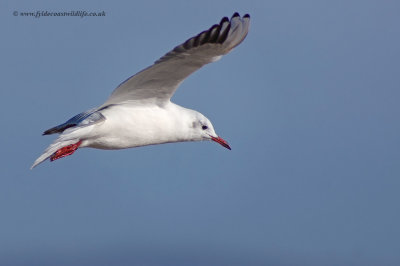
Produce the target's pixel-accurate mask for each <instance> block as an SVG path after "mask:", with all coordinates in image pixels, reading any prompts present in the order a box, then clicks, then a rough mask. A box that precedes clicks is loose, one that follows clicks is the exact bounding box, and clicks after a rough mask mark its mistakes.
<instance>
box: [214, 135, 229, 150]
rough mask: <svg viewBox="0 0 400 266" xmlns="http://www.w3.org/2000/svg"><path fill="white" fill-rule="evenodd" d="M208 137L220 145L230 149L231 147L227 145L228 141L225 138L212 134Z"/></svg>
mask: <svg viewBox="0 0 400 266" xmlns="http://www.w3.org/2000/svg"><path fill="white" fill-rule="evenodd" d="M210 137H211V140H212V141H215V142H216V143H219V144H221V145H222V146H224V147H225V148H227V149H228V150H231V147H229V144H228V142H226V140H224V139H223V138H221V137H213V136H210Z"/></svg>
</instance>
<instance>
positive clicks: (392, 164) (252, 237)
mask: <svg viewBox="0 0 400 266" xmlns="http://www.w3.org/2000/svg"><path fill="white" fill-rule="evenodd" d="M0 10H1V11H0V32H1V39H2V41H1V49H0V53H1V60H0V71H1V73H2V75H1V80H2V86H1V90H0V97H1V99H2V104H1V105H0V108H1V109H0V111H1V112H0V116H1V117H0V118H1V123H2V126H1V140H0V143H1V153H0V157H1V160H0V161H1V169H2V171H1V172H2V174H1V177H0V264H1V265H10V266H19V265H21V266H22V265H29V266H35V265H41V266H50V265H51V266H55V265H56V266H58V265H61V266H63V265H78V266H80V265H99V266H102V265H117V266H124V265H150V266H156V265H256V266H257V265H400V252H399V250H400V227H399V224H400V207H399V202H400V193H399V190H400V163H399V160H400V151H399V148H400V141H399V135H400V123H399V115H400V105H399V99H400V88H399V84H400V49H399V47H400V27H399V25H400V16H399V13H400V2H398V1H372V0H365V1H309V0H305V1H296V0H293V1H280V0H279V1H278V0H275V1H261V0H260V1H229V2H228V1H208V0H206V1H204V0H202V1H186V0H185V1H184V0H182V1H149V0H147V1H96V2H95V1H93V2H82V1H76V0H73V1H64V3H59V2H56V1H40V0H39V1H10V0H6V1H4V0H3V1H1V2H0ZM42 10H43V11H49V12H54V11H55V12H69V11H80V10H85V11H88V12H100V11H105V13H106V16H105V17H85V18H79V17H41V18H33V17H21V16H14V15H13V12H14V11H18V12H36V11H42ZM235 11H238V12H239V13H240V14H242V15H244V14H245V13H249V14H250V15H251V28H250V32H249V35H248V36H247V38H246V39H245V40H244V42H243V43H242V44H241V45H240V46H238V47H237V48H236V49H235V50H234V51H233V52H232V53H230V54H229V55H227V56H225V57H224V58H222V60H220V61H218V62H216V63H213V64H211V65H208V66H206V67H204V68H203V69H201V70H200V71H198V72H196V73H194V74H193V75H192V76H190V77H189V78H188V79H187V80H186V81H185V82H184V83H183V84H182V86H181V87H180V88H179V89H178V91H177V93H176V95H175V96H174V97H173V101H174V102H175V103H177V104H180V105H183V106H185V107H188V108H192V109H195V110H198V111H200V112H202V113H203V114H204V115H206V116H207V117H208V118H209V119H210V120H211V121H212V123H213V125H214V127H215V129H216V132H217V133H218V134H219V135H221V136H222V137H223V138H225V139H226V140H228V142H229V143H230V145H231V147H232V151H229V150H226V149H224V148H222V147H221V146H219V145H217V144H215V143H211V142H197V143H178V144H165V145H158V146H148V147H142V148H136V149H127V150H118V151H103V150H95V149H80V150H78V151H77V152H76V153H75V154H74V155H73V156H70V157H67V158H64V159H61V160H58V161H56V162H53V163H49V162H45V163H43V164H42V165H40V166H39V167H37V168H35V169H34V170H32V171H31V170H29V167H30V166H31V164H32V163H33V161H34V160H35V159H36V158H37V157H38V156H39V155H40V154H41V152H42V151H43V150H44V149H45V148H46V147H47V146H48V145H49V144H50V143H51V142H52V141H53V140H54V136H41V133H42V132H43V131H44V130H46V129H48V128H50V127H52V126H55V125H58V124H60V123H63V122H64V121H66V120H67V119H69V118H70V117H72V116H74V115H75V114H77V113H79V112H82V111H85V110H87V109H90V108H92V107H96V106H98V105H100V104H102V103H103V102H104V101H105V100H106V99H107V97H108V96H109V95H110V94H111V92H112V90H113V89H114V88H115V87H116V86H117V85H118V84H119V83H120V82H122V81H123V80H125V79H126V78H127V77H129V76H131V75H132V74H134V73H136V72H138V71H140V70H141V69H143V68H145V67H147V66H149V65H150V64H152V63H153V62H154V61H155V60H157V59H158V58H159V57H161V56H162V55H163V54H165V53H166V52H168V51H169V50H171V49H172V48H173V47H175V46H176V45H178V44H180V43H182V42H183V41H185V40H186V39H188V38H190V37H192V36H194V35H196V34H197V33H199V32H201V31H203V30H205V29H208V28H209V27H210V26H211V25H213V24H215V23H218V22H219V21H220V19H221V18H222V17H223V16H231V15H232V14H233V13H234V12H235Z"/></svg>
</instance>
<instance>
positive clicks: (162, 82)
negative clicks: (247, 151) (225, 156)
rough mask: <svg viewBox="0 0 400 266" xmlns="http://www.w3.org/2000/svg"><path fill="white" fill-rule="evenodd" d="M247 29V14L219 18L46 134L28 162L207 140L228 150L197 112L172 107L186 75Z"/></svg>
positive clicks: (222, 51) (232, 44) (232, 43)
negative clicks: (48, 139) (49, 138)
mask: <svg viewBox="0 0 400 266" xmlns="http://www.w3.org/2000/svg"><path fill="white" fill-rule="evenodd" d="M249 25H250V16H249V15H248V14H246V15H244V16H243V17H241V16H240V15H239V14H238V13H237V12H236V13H234V14H233V15H232V17H231V19H228V18H227V17H224V18H222V20H221V22H220V23H219V24H215V25H213V26H212V27H211V28H209V29H208V30H205V31H203V32H201V33H199V34H198V35H196V36H194V37H192V38H190V39H188V40H187V41H186V42H184V43H182V44H181V45H178V46H176V47H175V48H174V49H173V50H172V51H170V52H168V53H167V54H165V55H164V56H163V57H161V58H160V59H159V60H157V61H156V62H155V63H154V64H153V65H151V66H150V67H148V68H146V69H144V70H142V71H140V72H139V73H137V74H135V75H133V76H131V77H130V78H128V79H127V80H125V81H124V82H122V83H121V84H120V85H119V86H118V87H117V88H116V89H115V90H114V91H113V92H112V94H111V95H110V97H109V98H108V99H107V101H106V102H105V103H104V104H103V105H101V106H99V107H97V108H94V109H91V110H88V111H86V112H83V113H80V114H78V115H76V116H74V117H72V118H71V119H69V120H68V121H67V122H65V123H63V124H61V125H58V126H56V127H53V128H50V129H48V130H46V131H45V132H44V133H43V135H50V134H55V133H59V134H60V135H59V136H58V138H57V139H56V140H55V141H54V142H53V143H52V144H51V145H50V146H49V147H48V148H47V149H46V150H45V151H44V152H43V154H42V155H40V156H39V158H37V159H36V161H35V162H34V163H33V165H32V167H31V169H32V168H34V167H35V166H37V165H38V164H40V163H42V162H43V161H45V160H47V159H50V161H54V160H57V159H60V158H63V157H65V156H68V155H71V154H73V153H74V152H75V151H76V150H77V149H78V148H83V147H90V148H96V149H105V150H114V149H125V148H133V147H140V146H145V145H154V144H163V143H171V142H183V141H202V140H211V141H214V142H216V143H219V144H221V145H222V146H223V147H225V148H227V149H229V150H230V149H231V148H230V146H229V144H228V142H226V141H225V140H224V139H223V138H221V137H219V136H218V135H217V134H216V133H215V130H214V127H213V125H212V124H211V122H210V120H209V119H208V118H206V117H205V116H204V115H203V114H201V113H200V112H197V111H195V110H191V109H187V108H184V107H182V106H179V105H177V104H174V103H172V102H171V100H170V99H171V97H172V95H173V94H174V92H175V91H176V89H177V88H178V87H179V85H180V84H181V83H182V81H183V80H184V79H185V78H187V77H188V76H189V75H190V74H192V73H193V72H195V71H196V70H198V69H200V68H201V67H203V66H204V65H206V64H208V63H212V62H215V61H217V60H219V59H220V58H221V57H222V55H225V54H227V53H229V52H230V51H231V50H232V49H233V48H234V47H236V46H237V45H239V44H240V43H241V42H242V41H243V40H244V38H245V37H246V35H247V32H248V30H249Z"/></svg>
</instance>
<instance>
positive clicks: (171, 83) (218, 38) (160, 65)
mask: <svg viewBox="0 0 400 266" xmlns="http://www.w3.org/2000/svg"><path fill="white" fill-rule="evenodd" d="M249 24H250V16H249V15H248V14H246V15H244V16H243V17H240V15H239V14H238V13H235V14H233V16H232V17H231V19H230V20H229V19H228V18H227V17H224V18H222V20H221V21H220V23H219V24H215V25H213V26H212V27H211V28H209V29H208V30H206V31H203V32H201V33H199V34H198V35H196V36H194V37H192V38H190V39H188V40H187V41H185V42H184V43H183V44H181V45H178V46H176V47H175V48H174V49H173V50H172V51H170V52H168V53H167V54H165V55H164V56H163V57H161V58H160V59H159V60H157V61H156V62H155V63H154V64H153V65H152V66H150V67H148V68H146V69H144V70H142V71H141V72H139V73H137V74H136V75H134V76H132V77H130V78H128V79H127V80H126V81H124V82H123V83H121V84H120V85H119V86H118V87H117V88H116V89H115V90H114V91H113V93H112V94H111V96H110V97H109V98H108V100H107V101H106V102H105V103H104V105H103V106H105V105H109V104H118V103H125V102H130V101H135V102H137V101H139V102H140V101H146V102H147V101H153V102H158V103H161V104H162V103H163V102H165V101H169V100H170V98H171V96H172V95H173V94H174V92H175V90H176V89H177V87H178V86H179V85H180V83H181V82H182V81H183V80H184V79H185V78H186V77H188V76H189V75H190V74H192V73H193V72H194V71H196V70H198V69H199V68H201V67H202V66H204V65H205V64H208V63H211V62H214V61H217V60H218V59H219V58H221V56H222V55H225V54H227V53H229V52H230V51H231V50H232V49H233V48H234V47H236V46H237V45H239V44H240V43H241V42H242V41H243V40H244V38H245V37H246V35H247V33H248V30H249Z"/></svg>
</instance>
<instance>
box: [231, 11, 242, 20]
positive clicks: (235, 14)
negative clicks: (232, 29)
mask: <svg viewBox="0 0 400 266" xmlns="http://www.w3.org/2000/svg"><path fill="white" fill-rule="evenodd" d="M235 17H240V15H239V13H238V12H235V13H233V15H232V18H235ZM232 18H231V19H232Z"/></svg>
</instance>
